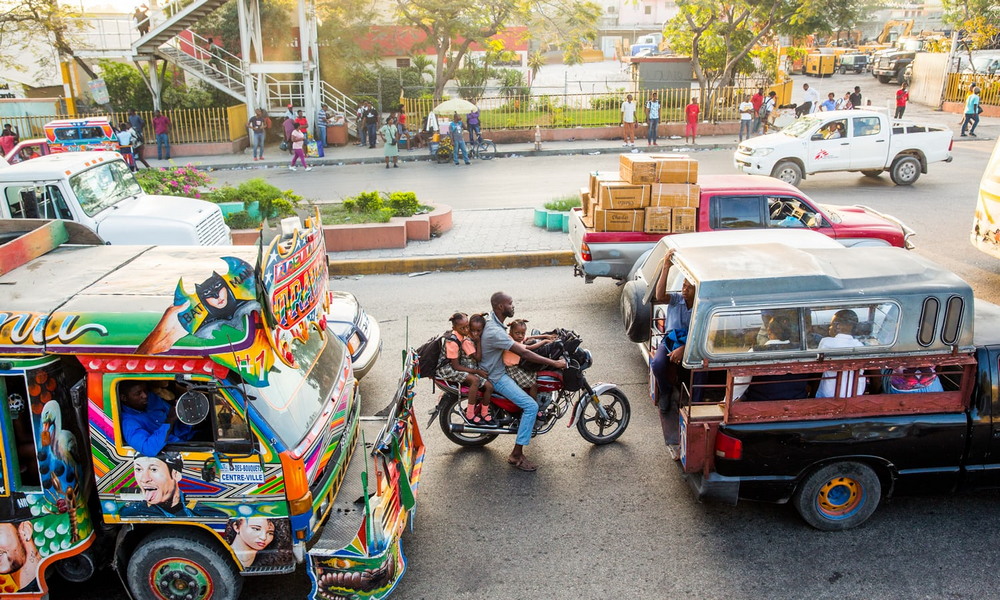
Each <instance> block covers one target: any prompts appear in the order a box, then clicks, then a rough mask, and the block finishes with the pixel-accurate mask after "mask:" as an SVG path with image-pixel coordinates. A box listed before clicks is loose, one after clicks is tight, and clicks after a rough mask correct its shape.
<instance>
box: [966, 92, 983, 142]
mask: <svg viewBox="0 0 1000 600" xmlns="http://www.w3.org/2000/svg"><path fill="white" fill-rule="evenodd" d="M981 112H983V107H982V106H981V105H980V104H979V88H978V87H974V88H972V93H970V94H969V95H968V96H966V98H965V120H964V121H962V136H961V137H965V136H966V133H965V128H966V127H968V126H969V125H970V124H971V125H972V127H970V128H969V133H968V135H971V136H972V137H976V127H977V126H978V125H979V113H981Z"/></svg>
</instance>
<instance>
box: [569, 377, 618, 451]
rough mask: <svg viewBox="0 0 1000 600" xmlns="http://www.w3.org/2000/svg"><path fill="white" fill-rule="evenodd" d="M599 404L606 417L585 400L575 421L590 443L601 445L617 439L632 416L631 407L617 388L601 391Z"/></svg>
mask: <svg viewBox="0 0 1000 600" xmlns="http://www.w3.org/2000/svg"><path fill="white" fill-rule="evenodd" d="M598 398H599V400H600V402H601V406H602V407H603V408H604V410H605V412H607V413H608V418H607V419H603V418H601V415H600V413H599V412H598V411H597V407H596V406H594V405H593V404H592V403H590V402H587V403H586V405H584V407H583V414H581V415H580V420H579V421H577V422H576V429H577V431H579V432H580V435H581V436H583V439H585V440H587V441H588V442H590V443H591V444H594V445H597V446H601V445H603V444H610V443H611V442H613V441H615V440H617V439H618V438H619V437H621V435H622V434H623V433H625V428H626V427H628V422H629V419H630V418H631V416H632V407H631V406H629V403H628V398H627V397H626V396H625V393H624V392H622V391H621V390H619V389H617V388H611V389H609V390H606V391H605V392H604V393H602V394H601V395H600V396H599V397H598Z"/></svg>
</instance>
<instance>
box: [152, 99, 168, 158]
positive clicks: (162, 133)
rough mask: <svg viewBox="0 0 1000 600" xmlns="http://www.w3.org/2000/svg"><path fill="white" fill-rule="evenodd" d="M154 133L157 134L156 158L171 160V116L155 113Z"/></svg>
mask: <svg viewBox="0 0 1000 600" xmlns="http://www.w3.org/2000/svg"><path fill="white" fill-rule="evenodd" d="M153 133H155V134H156V160H170V118H169V117H167V115H165V114H163V113H161V112H160V111H156V112H155V113H153Z"/></svg>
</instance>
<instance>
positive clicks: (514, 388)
mask: <svg viewBox="0 0 1000 600" xmlns="http://www.w3.org/2000/svg"><path fill="white" fill-rule="evenodd" d="M456 164H458V163H456ZM490 381H491V382H493V391H495V392H496V393H498V394H500V395H501V396H503V397H504V398H506V399H508V400H510V401H511V402H513V403H514V404H516V405H518V406H519V407H520V408H521V424H520V425H519V426H518V428H517V439H516V440H514V443H515V444H519V445H521V446H527V445H528V444H529V443H530V442H531V431H532V430H533V429H534V428H535V418H536V417H537V416H538V403H537V402H535V399H534V398H532V397H531V396H529V395H528V392H526V391H524V390H522V389H521V387H520V386H518V385H517V384H516V383H514V380H513V379H511V378H510V375H507V374H506V373H504V374H503V375H501V376H500V379H496V380H494V379H490Z"/></svg>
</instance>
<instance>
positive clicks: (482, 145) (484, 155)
mask: <svg viewBox="0 0 1000 600" xmlns="http://www.w3.org/2000/svg"><path fill="white" fill-rule="evenodd" d="M470 146H471V148H470V149H469V156H470V157H475V158H479V159H481V160H493V159H494V158H496V156H497V145H496V144H494V143H493V140H487V139H483V138H479V141H477V142H474V143H472V144H470Z"/></svg>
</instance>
